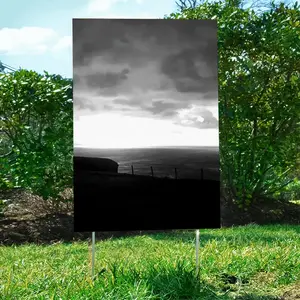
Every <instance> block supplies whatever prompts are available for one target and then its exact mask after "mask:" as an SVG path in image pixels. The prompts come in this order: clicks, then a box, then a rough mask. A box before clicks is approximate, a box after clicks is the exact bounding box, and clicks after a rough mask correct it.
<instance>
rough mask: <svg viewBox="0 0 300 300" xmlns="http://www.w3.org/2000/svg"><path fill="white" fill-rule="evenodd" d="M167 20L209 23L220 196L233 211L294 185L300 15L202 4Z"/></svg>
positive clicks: (299, 129)
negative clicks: (213, 23) (213, 24)
mask: <svg viewBox="0 0 300 300" xmlns="http://www.w3.org/2000/svg"><path fill="white" fill-rule="evenodd" d="M169 18H171V19H217V22H218V56H219V114H220V118H219V119H220V122H219V124H220V125H219V126H220V157H221V171H222V185H223V187H224V190H225V191H226V196H227V197H228V199H231V200H232V201H233V202H235V203H237V204H238V205H239V206H240V207H246V206H249V205H251V204H252V203H254V202H257V201H259V200H260V199H263V198H269V197H276V196H278V195H279V194H280V193H281V192H283V191H284V188H285V187H288V185H289V183H290V182H292V181H293V180H294V178H291V174H292V171H293V169H294V168H295V167H296V164H297V156H298V155H299V147H298V144H299V140H300V126H299V120H300V107H299V105H300V81H299V80H300V48H299V46H297V45H299V38H300V31H299V26H300V10H299V6H298V4H297V3H296V4H295V5H294V6H293V7H292V8H290V7H288V6H286V5H284V4H283V3H281V4H279V5H275V4H274V5H273V6H272V8H271V9H270V10H268V11H266V12H264V13H262V14H257V13H256V12H255V11H254V10H253V9H250V8H249V9H243V8H241V7H238V6H236V5H233V4H232V2H231V1H225V2H224V1H218V2H213V3H208V2H205V3H203V4H201V5H199V6H197V7H195V8H190V9H185V10H183V11H181V12H178V13H174V14H171V15H170V17H169Z"/></svg>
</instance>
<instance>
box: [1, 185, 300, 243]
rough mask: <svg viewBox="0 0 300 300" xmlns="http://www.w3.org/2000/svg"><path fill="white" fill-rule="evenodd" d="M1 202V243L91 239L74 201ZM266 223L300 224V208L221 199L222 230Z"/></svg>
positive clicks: (18, 196)
mask: <svg viewBox="0 0 300 300" xmlns="http://www.w3.org/2000/svg"><path fill="white" fill-rule="evenodd" d="M71 196H72V190H66V191H65V197H66V198H70V197H71ZM0 199H6V200H7V204H8V205H7V206H6V208H5V209H4V214H3V215H2V217H0V244H4V245H11V244H22V243H32V242H34V243H52V242H57V241H65V242H70V241H73V240H86V239H88V238H90V235H91V233H90V232H87V233H75V232H74V231H73V224H74V223H73V222H74V218H73V205H72V202H67V203H64V204H62V205H60V207H57V206H56V205H55V203H51V202H49V201H44V200H43V199H41V198H40V197H37V196H34V195H31V194H30V193H28V192H25V191H22V190H15V191H10V192H9V193H2V194H1V193H0ZM253 216H255V217H253ZM266 222H269V223H272V222H274V223H290V224H298V225H300V205H297V204H292V203H291V204H289V205H284V204H280V205H279V204H276V203H275V204H274V203H273V204H272V206H270V205H265V206H264V207H261V206H260V209H258V208H253V209H252V211H248V212H246V213H243V214H241V212H239V211H237V210H236V209H235V208H232V207H229V206H228V205H227V206H226V205H225V203H224V202H223V201H222V200H221V223H222V227H230V226H232V225H244V224H247V223H257V224H264V223H266ZM151 232H156V231H151ZM142 233H143V232H140V231H139V232H137V231H130V232H97V238H98V239H106V238H110V237H112V236H124V235H136V234H142ZM147 233H149V231H147Z"/></svg>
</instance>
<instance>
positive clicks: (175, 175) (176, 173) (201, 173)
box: [131, 165, 204, 180]
mask: <svg viewBox="0 0 300 300" xmlns="http://www.w3.org/2000/svg"><path fill="white" fill-rule="evenodd" d="M131 175H137V174H136V173H135V172H134V167H133V165H131ZM140 175H145V174H140ZM149 175H151V177H153V178H154V177H158V176H155V174H154V169H153V167H152V166H150V174H149ZM179 177H180V176H179ZM179 177H178V169H177V168H174V178H175V179H178V178H179ZM200 179H201V180H204V168H201V169H200Z"/></svg>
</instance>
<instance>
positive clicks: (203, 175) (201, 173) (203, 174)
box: [120, 165, 219, 180]
mask: <svg viewBox="0 0 300 300" xmlns="http://www.w3.org/2000/svg"><path fill="white" fill-rule="evenodd" d="M122 169H123V168H122ZM172 170H173V172H172V173H173V174H172V175H170V172H168V173H167V172H166V174H163V172H162V171H159V172H155V170H154V168H153V166H150V167H149V172H146V173H145V172H139V171H136V170H135V168H134V166H133V165H131V167H130V170H129V171H128V172H122V173H120V174H131V175H133V176H134V175H139V176H140V175H144V176H147V175H148V176H151V177H153V178H161V177H165V178H166V177H167V178H172V179H183V178H191V177H188V176H187V175H183V176H181V175H182V173H184V174H186V172H182V173H181V172H180V170H179V168H177V167H175V168H173V169H172ZM122 171H124V169H123V170H122ZM189 173H190V174H193V176H192V177H193V178H197V179H200V180H205V179H212V177H214V179H218V178H217V177H218V175H219V170H218V169H213V168H211V169H209V168H200V169H199V170H198V171H196V170H195V171H191V172H189ZM212 174H213V175H212Z"/></svg>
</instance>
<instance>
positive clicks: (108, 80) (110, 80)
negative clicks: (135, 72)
mask: <svg viewBox="0 0 300 300" xmlns="http://www.w3.org/2000/svg"><path fill="white" fill-rule="evenodd" d="M128 73H129V70H128V69H123V70H122V71H121V72H106V73H100V72H99V73H94V74H88V75H86V77H85V80H86V83H87V86H88V87H91V88H94V87H95V88H100V89H101V88H110V87H114V86H116V85H119V84H120V83H121V82H122V81H124V80H126V79H127V77H128Z"/></svg>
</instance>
